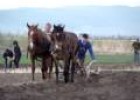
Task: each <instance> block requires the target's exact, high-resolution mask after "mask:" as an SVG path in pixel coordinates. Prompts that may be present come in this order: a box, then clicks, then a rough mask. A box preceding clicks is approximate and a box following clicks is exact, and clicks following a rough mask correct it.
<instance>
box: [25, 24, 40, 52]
mask: <svg viewBox="0 0 140 100" xmlns="http://www.w3.org/2000/svg"><path fill="white" fill-rule="evenodd" d="M27 28H28V43H29V48H30V49H33V48H34V45H35V44H36V43H37V42H38V41H39V39H40V34H38V30H39V29H38V25H29V24H28V23H27Z"/></svg>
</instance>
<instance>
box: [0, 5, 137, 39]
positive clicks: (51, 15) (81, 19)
mask: <svg viewBox="0 0 140 100" xmlns="http://www.w3.org/2000/svg"><path fill="white" fill-rule="evenodd" d="M48 21H49V22H52V23H53V24H54V23H56V24H59V23H63V24H65V25H66V30H71V31H75V32H77V33H80V32H87V33H91V34H92V35H96V36H100V35H102V36H109V35H127V36H131V35H139V36H140V7H127V6H74V7H64V8H56V9H45V8H18V9H11V10H0V31H2V32H13V33H17V32H20V33H23V32H25V31H26V30H27V29H26V23H27V22H29V23H38V24H39V25H40V27H42V28H43V26H44V25H45V23H46V22H48Z"/></svg>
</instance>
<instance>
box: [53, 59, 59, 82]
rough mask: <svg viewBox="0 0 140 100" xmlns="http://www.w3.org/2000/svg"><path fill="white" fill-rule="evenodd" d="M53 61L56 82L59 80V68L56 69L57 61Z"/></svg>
mask: <svg viewBox="0 0 140 100" xmlns="http://www.w3.org/2000/svg"><path fill="white" fill-rule="evenodd" d="M54 62H55V73H56V82H57V83H58V80H59V69H58V65H57V62H56V61H54Z"/></svg>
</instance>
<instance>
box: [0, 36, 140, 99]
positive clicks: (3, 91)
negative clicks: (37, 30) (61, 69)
mask: <svg viewBox="0 0 140 100" xmlns="http://www.w3.org/2000/svg"><path fill="white" fill-rule="evenodd" d="M15 39H16V36H15V37H8V38H6V39H4V38H2V39H0V40H1V42H0V50H1V52H0V53H1V54H2V52H3V50H4V49H5V48H6V47H10V48H11V45H12V41H13V40H15ZM26 39H27V38H26V37H22V36H18V41H19V43H20V45H21V48H22V52H23V55H22V58H21V62H20V67H21V68H20V70H21V71H23V69H25V70H24V71H23V72H24V73H23V72H22V73H16V72H17V71H19V70H18V69H10V71H11V70H15V72H14V73H10V72H6V73H5V72H4V73H0V100H140V85H139V84H140V73H139V72H140V68H139V65H138V64H134V63H133V53H132V48H131V45H132V42H131V41H129V40H94V41H93V47H94V51H95V56H96V62H95V63H94V64H93V65H92V68H93V69H94V68H99V67H100V68H101V69H102V71H101V72H100V74H98V75H97V74H93V73H92V74H91V79H90V80H85V79H84V78H83V77H81V76H79V75H77V74H76V77H75V82H74V83H68V84H65V83H64V81H63V80H62V79H60V81H59V83H56V82H55V76H54V74H52V75H53V78H52V79H51V80H45V81H43V80H42V79H41V73H36V74H35V79H36V80H35V81H31V74H30V71H29V70H28V69H27V67H29V66H30V59H27V57H26V47H27V40H26ZM90 61H91V60H90V56H89V55H87V57H86V64H88V63H89V62H90ZM38 63H39V62H38ZM37 67H40V65H39V64H37ZM127 68H131V69H133V68H135V71H132V70H129V71H123V70H125V69H127ZM3 69H4V61H3V58H2V55H0V71H1V72H2V71H4V70H3ZM37 69H38V70H40V68H37ZM103 69H104V70H103ZM117 69H118V70H120V71H113V70H117ZM105 70H106V71H105ZM107 70H108V71H107ZM111 70H112V71H111ZM27 71H28V72H29V73H27ZM61 77H62V78H63V76H62V75H61Z"/></svg>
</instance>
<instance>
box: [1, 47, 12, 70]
mask: <svg viewBox="0 0 140 100" xmlns="http://www.w3.org/2000/svg"><path fill="white" fill-rule="evenodd" d="M13 57H14V54H13V52H12V50H10V49H6V50H5V51H4V53H3V58H4V60H5V68H11V67H12V61H13Z"/></svg>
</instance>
